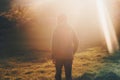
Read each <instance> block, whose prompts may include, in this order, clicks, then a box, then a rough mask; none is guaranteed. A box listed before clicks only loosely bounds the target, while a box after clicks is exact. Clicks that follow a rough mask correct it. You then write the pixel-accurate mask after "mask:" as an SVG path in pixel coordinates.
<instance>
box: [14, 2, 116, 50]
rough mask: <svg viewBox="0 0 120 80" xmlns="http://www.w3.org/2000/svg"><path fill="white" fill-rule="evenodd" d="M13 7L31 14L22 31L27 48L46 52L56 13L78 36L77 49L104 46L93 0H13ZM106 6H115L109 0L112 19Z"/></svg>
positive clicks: (49, 43) (54, 24)
mask: <svg viewBox="0 0 120 80" xmlns="http://www.w3.org/2000/svg"><path fill="white" fill-rule="evenodd" d="M14 4H15V5H18V6H24V7H26V8H28V9H29V11H30V13H31V14H29V15H30V16H32V17H34V20H33V21H32V23H27V24H28V25H29V26H26V28H25V31H26V34H25V35H27V40H28V41H27V45H29V47H30V48H33V49H42V50H50V48H51V40H52V33H53V32H54V29H55V27H57V17H58V16H59V15H60V14H65V15H66V16H67V18H68V24H69V25H70V27H72V28H73V29H74V30H75V32H76V33H77V34H78V37H79V41H80V44H79V46H80V47H79V48H80V49H81V48H82V49H83V48H87V47H92V46H96V45H101V44H102V45H105V39H104V34H103V33H102V29H101V23H100V20H99V15H98V11H97V7H96V2H95V0H93V1H91V0H74V1H73V0H60V1H56V0H26V1H23V0H15V2H14ZM110 4H114V5H115V4H116V3H112V0H111V1H110V2H109V3H107V7H108V9H109V11H110V14H111V15H113V16H115V15H116V13H114V12H112V11H113V7H112V8H111V7H110V6H109V5H110ZM112 19H113V22H114V23H115V22H116V21H115V20H114V18H112ZM115 28H116V27H115Z"/></svg>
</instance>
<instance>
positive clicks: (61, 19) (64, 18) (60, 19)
mask: <svg viewBox="0 0 120 80" xmlns="http://www.w3.org/2000/svg"><path fill="white" fill-rule="evenodd" d="M57 22H58V25H65V24H67V16H66V15H64V14H62V15H60V16H58V18H57Z"/></svg>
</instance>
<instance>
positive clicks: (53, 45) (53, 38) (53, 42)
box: [51, 32, 55, 63]
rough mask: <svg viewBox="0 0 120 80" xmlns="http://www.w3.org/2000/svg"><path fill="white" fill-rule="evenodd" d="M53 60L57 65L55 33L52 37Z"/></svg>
mask: <svg viewBox="0 0 120 80" xmlns="http://www.w3.org/2000/svg"><path fill="white" fill-rule="evenodd" d="M51 57H52V60H53V63H55V32H54V33H53V36H52V55H51Z"/></svg>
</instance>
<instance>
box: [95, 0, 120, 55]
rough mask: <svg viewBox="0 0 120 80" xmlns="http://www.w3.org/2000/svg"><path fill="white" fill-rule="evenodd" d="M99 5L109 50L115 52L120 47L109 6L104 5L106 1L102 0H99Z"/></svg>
mask: <svg viewBox="0 0 120 80" xmlns="http://www.w3.org/2000/svg"><path fill="white" fill-rule="evenodd" d="M97 7H98V12H99V17H100V21H101V24H102V25H101V27H102V30H103V33H104V36H105V40H106V44H107V47H108V51H109V53H113V52H114V51H116V50H118V49H119V44H118V40H117V36H116V33H115V29H114V26H113V24H112V21H111V18H110V15H109V13H108V11H107V7H106V6H105V5H104V2H103V1H102V0H97Z"/></svg>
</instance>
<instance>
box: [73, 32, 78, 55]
mask: <svg viewBox="0 0 120 80" xmlns="http://www.w3.org/2000/svg"><path fill="white" fill-rule="evenodd" d="M73 44H74V51H73V52H74V54H75V52H76V51H77V49H78V45H79V40H78V37H77V35H76V34H75V32H74V35H73Z"/></svg>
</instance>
